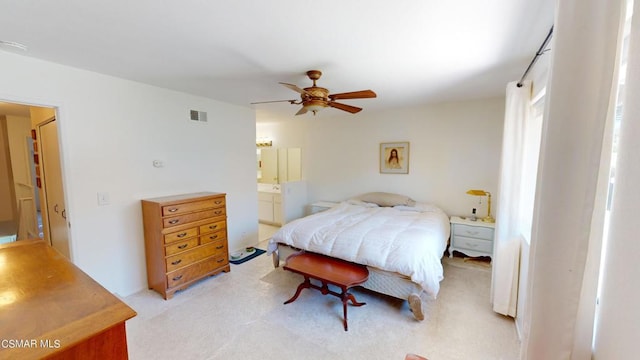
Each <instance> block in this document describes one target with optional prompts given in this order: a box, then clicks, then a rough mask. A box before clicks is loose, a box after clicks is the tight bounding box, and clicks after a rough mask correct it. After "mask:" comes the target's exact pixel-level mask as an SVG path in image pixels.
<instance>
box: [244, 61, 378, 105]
mask: <svg viewBox="0 0 640 360" xmlns="http://www.w3.org/2000/svg"><path fill="white" fill-rule="evenodd" d="M307 76H308V77H309V79H311V80H312V81H313V86H310V87H306V88H304V89H301V88H299V87H297V86H296V85H293V84H287V83H283V82H281V83H280V84H282V85H284V86H285V87H287V88H289V89H291V90H293V91H295V92H298V93H300V100H297V99H294V100H275V101H261V102H254V103H251V104H264V103H273V102H285V101H287V102H289V103H291V104H293V105H300V104H302V108H301V109H300V110H299V111H298V112H297V113H296V115H302V114H306V113H307V112H309V111H311V112H313V115H315V114H316V113H317V112H318V111H320V110H322V109H324V108H326V107H332V108H336V109H340V110H344V111H347V112H350V113H352V114H355V113H357V112H359V111H360V110H362V108H359V107H356V106H351V105H347V104H342V103H339V102H336V100H340V99H368V98H374V97H376V96H377V95H376V93H375V92H373V91H371V90H360V91H352V92H346V93H339V94H329V90H328V89H325V88H323V87H319V86H316V80H318V79H320V76H322V72H321V71H320V70H309V71H307Z"/></svg>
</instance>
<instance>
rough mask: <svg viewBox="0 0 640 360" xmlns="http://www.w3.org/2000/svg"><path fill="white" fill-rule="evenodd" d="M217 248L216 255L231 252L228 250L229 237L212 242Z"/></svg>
mask: <svg viewBox="0 0 640 360" xmlns="http://www.w3.org/2000/svg"><path fill="white" fill-rule="evenodd" d="M211 244H213V247H214V248H215V251H216V252H215V256H219V255H226V254H228V253H229V251H228V250H227V239H224V238H223V239H219V240H214V241H212V242H211Z"/></svg>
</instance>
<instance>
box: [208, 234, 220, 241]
mask: <svg viewBox="0 0 640 360" xmlns="http://www.w3.org/2000/svg"><path fill="white" fill-rule="evenodd" d="M217 238H218V234H215V235H211V236H209V239H211V240H215V239H217Z"/></svg>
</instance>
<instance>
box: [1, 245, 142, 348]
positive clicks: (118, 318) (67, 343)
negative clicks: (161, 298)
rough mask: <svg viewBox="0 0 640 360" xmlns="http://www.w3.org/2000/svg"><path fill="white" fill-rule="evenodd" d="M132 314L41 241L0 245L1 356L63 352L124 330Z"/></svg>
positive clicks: (134, 313)
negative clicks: (111, 331)
mask: <svg viewBox="0 0 640 360" xmlns="http://www.w3.org/2000/svg"><path fill="white" fill-rule="evenodd" d="M135 315H136V312H135V311H134V310H133V309H131V308H130V307H129V306H127V305H126V304H125V303H123V302H122V301H120V300H119V299H118V298H117V297H116V296H114V295H113V294H111V293H110V292H109V291H107V290H106V289H104V288H103V287H102V286H100V284H98V283H97V282H96V281H95V280H93V279H91V278H90V277H89V276H88V275H86V274H85V273H84V272H82V271H81V270H80V269H79V268H77V267H76V266H75V265H73V264H72V263H71V262H69V261H68V260H67V259H66V258H65V257H64V256H62V255H61V254H60V253H58V252H57V251H56V250H55V249H53V248H52V247H51V246H49V245H48V244H46V243H45V242H44V241H42V240H21V241H17V242H14V243H11V244H5V245H0V324H1V325H0V358H2V359H7V358H16V359H31V358H34V359H35V358H43V357H48V356H52V355H53V356H55V355H56V354H63V353H64V352H65V351H67V350H69V349H72V348H74V347H78V345H79V344H82V343H83V342H87V341H88V340H89V339H90V338H92V337H94V336H96V334H101V333H105V332H108V330H109V329H113V328H115V327H118V328H121V329H119V330H118V333H122V334H124V322H125V321H126V320H127V319H130V318H132V317H134V316H135ZM118 337H121V336H119V335H118ZM120 340H124V354H125V355H126V338H125V339H118V342H119V341H120ZM31 345H33V346H31ZM93 346H95V344H94V345H93ZM111 346H113V344H112V345H111ZM119 346H122V344H120V345H119ZM115 350H116V351H119V352H120V353H122V349H119V350H118V349H115ZM67 354H69V352H67ZM102 355H107V356H108V354H104V353H103V354H102ZM85 356H86V355H85Z"/></svg>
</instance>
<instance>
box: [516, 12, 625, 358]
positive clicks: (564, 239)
mask: <svg viewBox="0 0 640 360" xmlns="http://www.w3.org/2000/svg"><path fill="white" fill-rule="evenodd" d="M623 2H624V0H608V1H602V0H562V1H558V2H557V8H556V21H555V25H554V52H553V55H552V58H551V76H550V80H549V85H548V87H547V96H546V100H545V102H546V113H545V120H544V125H543V134H542V144H541V151H540V164H539V169H538V180H537V184H538V185H537V190H536V205H535V210H534V220H533V229H532V240H531V249H530V267H529V275H530V278H529V286H528V291H527V294H528V299H527V303H528V305H527V306H526V310H525V311H526V313H525V314H524V316H525V324H526V326H527V327H528V328H527V329H525V332H524V333H525V336H524V338H523V346H522V358H525V359H532V360H537V359H589V358H590V357H591V348H590V347H591V346H590V344H591V341H590V340H591V339H590V336H591V335H590V333H591V331H590V329H591V328H593V321H592V319H593V311H589V309H592V310H593V309H595V301H596V297H595V291H594V289H595V286H594V285H595V284H596V283H597V272H595V275H596V276H593V275H594V273H593V272H592V271H591V270H590V269H591V268H590V265H592V264H593V263H594V262H595V263H597V258H599V252H600V249H599V248H598V246H597V245H598V244H597V242H598V241H599V238H600V239H601V236H602V215H603V214H602V209H603V205H604V204H602V199H601V196H600V194H601V193H602V192H601V189H602V188H601V186H606V182H602V181H599V180H601V179H602V178H603V176H602V173H603V172H605V171H608V167H609V161H608V159H607V158H606V156H605V157H603V154H606V151H603V140H604V139H605V138H606V137H607V136H610V134H608V133H607V131H608V130H607V129H609V128H610V127H607V126H606V124H607V121H609V120H610V119H611V115H612V114H613V107H614V106H615V102H613V101H611V99H612V95H611V94H612V91H613V90H614V88H615V84H616V81H615V80H616V66H617V49H618V40H619V33H620V31H619V30H620V24H621V20H622V19H623V18H622V16H621V14H622V10H623V6H622V3H623ZM590 251H591V254H590V253H589V252H590ZM588 259H589V261H588ZM589 317H590V318H591V320H590V319H589ZM584 327H586V330H587V331H584V330H585V328H584ZM614 358H615V357H614Z"/></svg>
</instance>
